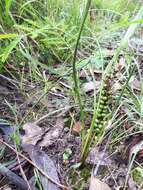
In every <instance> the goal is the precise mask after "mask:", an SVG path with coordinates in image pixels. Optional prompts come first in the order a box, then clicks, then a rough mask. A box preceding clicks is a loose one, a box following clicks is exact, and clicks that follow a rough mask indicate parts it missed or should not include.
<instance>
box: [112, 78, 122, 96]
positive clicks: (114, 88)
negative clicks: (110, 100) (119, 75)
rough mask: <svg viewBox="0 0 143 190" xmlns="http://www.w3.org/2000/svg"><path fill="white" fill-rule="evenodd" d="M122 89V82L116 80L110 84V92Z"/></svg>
mask: <svg viewBox="0 0 143 190" xmlns="http://www.w3.org/2000/svg"><path fill="white" fill-rule="evenodd" d="M121 89H122V84H121V83H120V82H119V81H116V82H115V83H114V85H113V86H112V93H113V94H115V93H116V92H117V91H118V90H121Z"/></svg>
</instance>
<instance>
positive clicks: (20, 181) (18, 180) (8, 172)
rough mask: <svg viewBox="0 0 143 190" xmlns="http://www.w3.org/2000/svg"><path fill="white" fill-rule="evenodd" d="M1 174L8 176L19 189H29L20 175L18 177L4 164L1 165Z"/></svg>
mask: <svg viewBox="0 0 143 190" xmlns="http://www.w3.org/2000/svg"><path fill="white" fill-rule="evenodd" d="M0 173H1V174H2V175H3V176H6V177H7V178H8V179H9V180H10V181H11V182H12V183H13V184H15V185H16V186H17V187H19V188H20V189H21V190H26V189H28V188H29V187H28V185H27V183H26V182H25V181H24V180H23V179H22V178H21V177H19V176H18V175H16V174H15V173H14V172H12V171H11V170H9V169H8V168H6V167H5V166H4V165H3V164H1V163H0Z"/></svg>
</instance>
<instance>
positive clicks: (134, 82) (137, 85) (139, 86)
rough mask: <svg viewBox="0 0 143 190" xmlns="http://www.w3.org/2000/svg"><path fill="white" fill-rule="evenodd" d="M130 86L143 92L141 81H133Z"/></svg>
mask: <svg viewBox="0 0 143 190" xmlns="http://www.w3.org/2000/svg"><path fill="white" fill-rule="evenodd" d="M130 85H131V88H132V89H135V90H141V81H139V80H138V79H136V78H135V79H134V80H133V81H132V83H131V84H130Z"/></svg>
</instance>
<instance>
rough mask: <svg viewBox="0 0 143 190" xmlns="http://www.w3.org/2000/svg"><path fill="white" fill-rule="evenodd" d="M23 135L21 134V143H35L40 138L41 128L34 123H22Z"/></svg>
mask: <svg viewBox="0 0 143 190" xmlns="http://www.w3.org/2000/svg"><path fill="white" fill-rule="evenodd" d="M23 130H24V135H21V142H22V144H23V145H26V144H32V145H36V143H37V142H38V140H40V139H41V136H42V134H43V130H42V129H41V128H40V127H39V126H38V125H36V124H34V123H26V124H25V125H23Z"/></svg>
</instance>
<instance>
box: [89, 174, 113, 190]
mask: <svg viewBox="0 0 143 190" xmlns="http://www.w3.org/2000/svg"><path fill="white" fill-rule="evenodd" d="M89 190H112V189H111V188H110V187H109V186H108V185H107V184H106V183H104V182H102V181H100V180H99V179H97V178H96V177H94V176H93V175H92V176H91V179H90V186H89Z"/></svg>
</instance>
